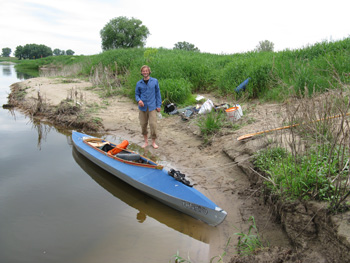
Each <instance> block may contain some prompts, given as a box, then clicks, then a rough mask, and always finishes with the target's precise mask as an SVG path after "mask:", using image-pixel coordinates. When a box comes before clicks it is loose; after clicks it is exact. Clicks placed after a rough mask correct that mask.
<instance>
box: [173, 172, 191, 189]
mask: <svg viewBox="0 0 350 263" xmlns="http://www.w3.org/2000/svg"><path fill="white" fill-rule="evenodd" d="M168 174H169V175H170V176H171V177H173V178H174V179H175V180H177V181H179V182H181V183H183V184H185V185H187V186H189V187H192V186H193V185H191V183H190V181H188V180H187V179H185V175H184V174H183V173H180V171H175V170H174V169H172V168H171V169H170V171H168Z"/></svg>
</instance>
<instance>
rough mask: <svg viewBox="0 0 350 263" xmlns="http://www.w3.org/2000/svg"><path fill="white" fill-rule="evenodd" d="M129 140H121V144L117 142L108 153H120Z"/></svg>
mask: <svg viewBox="0 0 350 263" xmlns="http://www.w3.org/2000/svg"><path fill="white" fill-rule="evenodd" d="M128 145H129V142H128V141H127V140H124V141H122V143H121V144H118V145H117V146H116V147H115V148H113V149H112V150H109V151H108V153H109V154H111V155H116V154H117V153H120V152H121V151H122V150H123V149H126V147H128Z"/></svg>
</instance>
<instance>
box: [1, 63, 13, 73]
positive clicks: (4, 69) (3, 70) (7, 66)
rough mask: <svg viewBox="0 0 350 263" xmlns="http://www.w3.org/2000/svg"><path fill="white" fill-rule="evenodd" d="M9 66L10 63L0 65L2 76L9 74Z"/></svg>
mask: <svg viewBox="0 0 350 263" xmlns="http://www.w3.org/2000/svg"><path fill="white" fill-rule="evenodd" d="M11 67H12V66H10V65H3V66H2V75H3V76H11V75H12V72H11Z"/></svg>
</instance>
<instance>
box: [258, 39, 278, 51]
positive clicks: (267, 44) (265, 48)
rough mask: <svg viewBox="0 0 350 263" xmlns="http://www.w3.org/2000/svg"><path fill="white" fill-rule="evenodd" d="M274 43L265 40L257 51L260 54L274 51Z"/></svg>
mask: <svg viewBox="0 0 350 263" xmlns="http://www.w3.org/2000/svg"><path fill="white" fill-rule="evenodd" d="M273 48H274V43H272V42H270V41H268V40H264V41H260V42H259V45H257V46H256V51H258V52H264V51H273Z"/></svg>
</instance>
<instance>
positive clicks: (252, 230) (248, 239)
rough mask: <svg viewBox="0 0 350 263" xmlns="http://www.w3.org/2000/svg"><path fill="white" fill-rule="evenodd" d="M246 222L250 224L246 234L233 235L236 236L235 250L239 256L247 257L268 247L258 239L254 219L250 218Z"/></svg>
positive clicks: (258, 235)
mask: <svg viewBox="0 0 350 263" xmlns="http://www.w3.org/2000/svg"><path fill="white" fill-rule="evenodd" d="M248 222H251V225H250V226H249V229H248V233H244V232H238V233H235V235H237V236H238V244H237V246H236V248H237V251H238V253H239V254H240V255H241V256H249V255H252V254H253V253H255V252H257V251H258V250H262V249H264V248H266V247H268V245H265V244H264V242H263V241H262V239H261V237H260V234H259V231H258V228H257V227H256V223H255V218H254V217H253V216H251V217H250V218H249V220H248Z"/></svg>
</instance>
